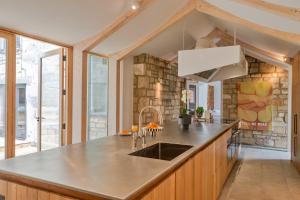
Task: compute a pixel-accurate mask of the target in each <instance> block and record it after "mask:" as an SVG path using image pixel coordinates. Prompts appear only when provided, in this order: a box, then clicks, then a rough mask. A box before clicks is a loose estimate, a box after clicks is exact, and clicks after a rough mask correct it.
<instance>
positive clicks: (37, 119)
mask: <svg viewBox="0 0 300 200" xmlns="http://www.w3.org/2000/svg"><path fill="white" fill-rule="evenodd" d="M34 118H35V119H36V121H38V122H39V121H40V119H46V118H45V117H42V118H40V117H34Z"/></svg>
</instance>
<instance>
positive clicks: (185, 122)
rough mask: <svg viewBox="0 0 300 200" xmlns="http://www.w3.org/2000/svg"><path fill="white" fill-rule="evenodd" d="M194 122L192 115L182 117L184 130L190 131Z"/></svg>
mask: <svg viewBox="0 0 300 200" xmlns="http://www.w3.org/2000/svg"><path fill="white" fill-rule="evenodd" d="M191 122H192V116H191V115H187V114H185V115H182V117H181V125H182V128H183V129H189V126H190V124H191Z"/></svg>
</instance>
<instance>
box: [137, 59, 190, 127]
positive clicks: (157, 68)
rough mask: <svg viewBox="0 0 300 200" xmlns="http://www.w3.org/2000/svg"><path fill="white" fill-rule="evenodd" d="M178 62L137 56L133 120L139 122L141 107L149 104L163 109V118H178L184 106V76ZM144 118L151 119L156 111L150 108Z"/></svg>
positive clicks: (147, 121) (147, 120) (154, 116)
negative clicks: (182, 103)
mask: <svg viewBox="0 0 300 200" xmlns="http://www.w3.org/2000/svg"><path fill="white" fill-rule="evenodd" d="M177 74H178V67H177V65H176V64H169V62H168V61H166V60H163V59H161V58H157V57H154V56H151V55H148V54H141V55H139V56H135V57H134V86H133V91H134V98H133V118H134V119H133V121H134V123H135V124H138V118H139V111H140V110H141V109H142V108H143V107H145V106H148V105H153V106H155V107H157V108H158V109H160V111H161V112H162V114H163V118H164V120H176V119H177V118H178V116H179V114H180V109H181V91H182V89H183V88H184V86H185V82H184V79H182V78H179V77H178V76H177ZM143 117H144V122H145V123H149V122H150V121H153V118H154V119H155V120H157V115H156V114H154V112H153V111H152V110H147V111H146V112H145V114H144V115H143Z"/></svg>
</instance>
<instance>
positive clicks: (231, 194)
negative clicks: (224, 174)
mask: <svg viewBox="0 0 300 200" xmlns="http://www.w3.org/2000/svg"><path fill="white" fill-rule="evenodd" d="M219 200H300V174H299V173H298V172H297V170H296V169H295V168H294V167H293V165H292V163H291V161H290V154H289V153H288V152H282V151H274V150H266V149H256V148H249V147H245V148H244V147H243V148H242V151H241V154H240V159H239V161H238V164H237V165H236V166H235V168H234V170H233V172H232V173H231V175H230V177H229V178H228V180H227V182H226V184H225V186H224V189H223V191H222V193H221V195H220V197H219Z"/></svg>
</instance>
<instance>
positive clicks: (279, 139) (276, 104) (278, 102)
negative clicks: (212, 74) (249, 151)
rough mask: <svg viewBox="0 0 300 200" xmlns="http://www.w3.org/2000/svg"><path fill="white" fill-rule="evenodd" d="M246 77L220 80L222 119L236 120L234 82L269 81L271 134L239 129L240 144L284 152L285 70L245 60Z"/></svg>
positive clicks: (235, 85) (286, 134)
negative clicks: (271, 87) (240, 130)
mask: <svg viewBox="0 0 300 200" xmlns="http://www.w3.org/2000/svg"><path fill="white" fill-rule="evenodd" d="M247 60H248V62H249V75H248V76H245V77H239V78H234V79H229V80H225V81H223V117H224V118H228V119H237V118H238V116H237V83H239V82H245V81H250V80H269V81H272V83H273V92H272V131H252V130H242V137H241V142H242V143H244V144H250V145H257V146H263V147H271V148H278V149H285V150H286V149H287V148H288V145H287V142H288V132H287V122H288V71H287V70H284V69H282V68H280V67H277V66H274V65H270V64H267V63H264V62H261V61H259V60H257V59H255V58H252V57H247Z"/></svg>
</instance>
